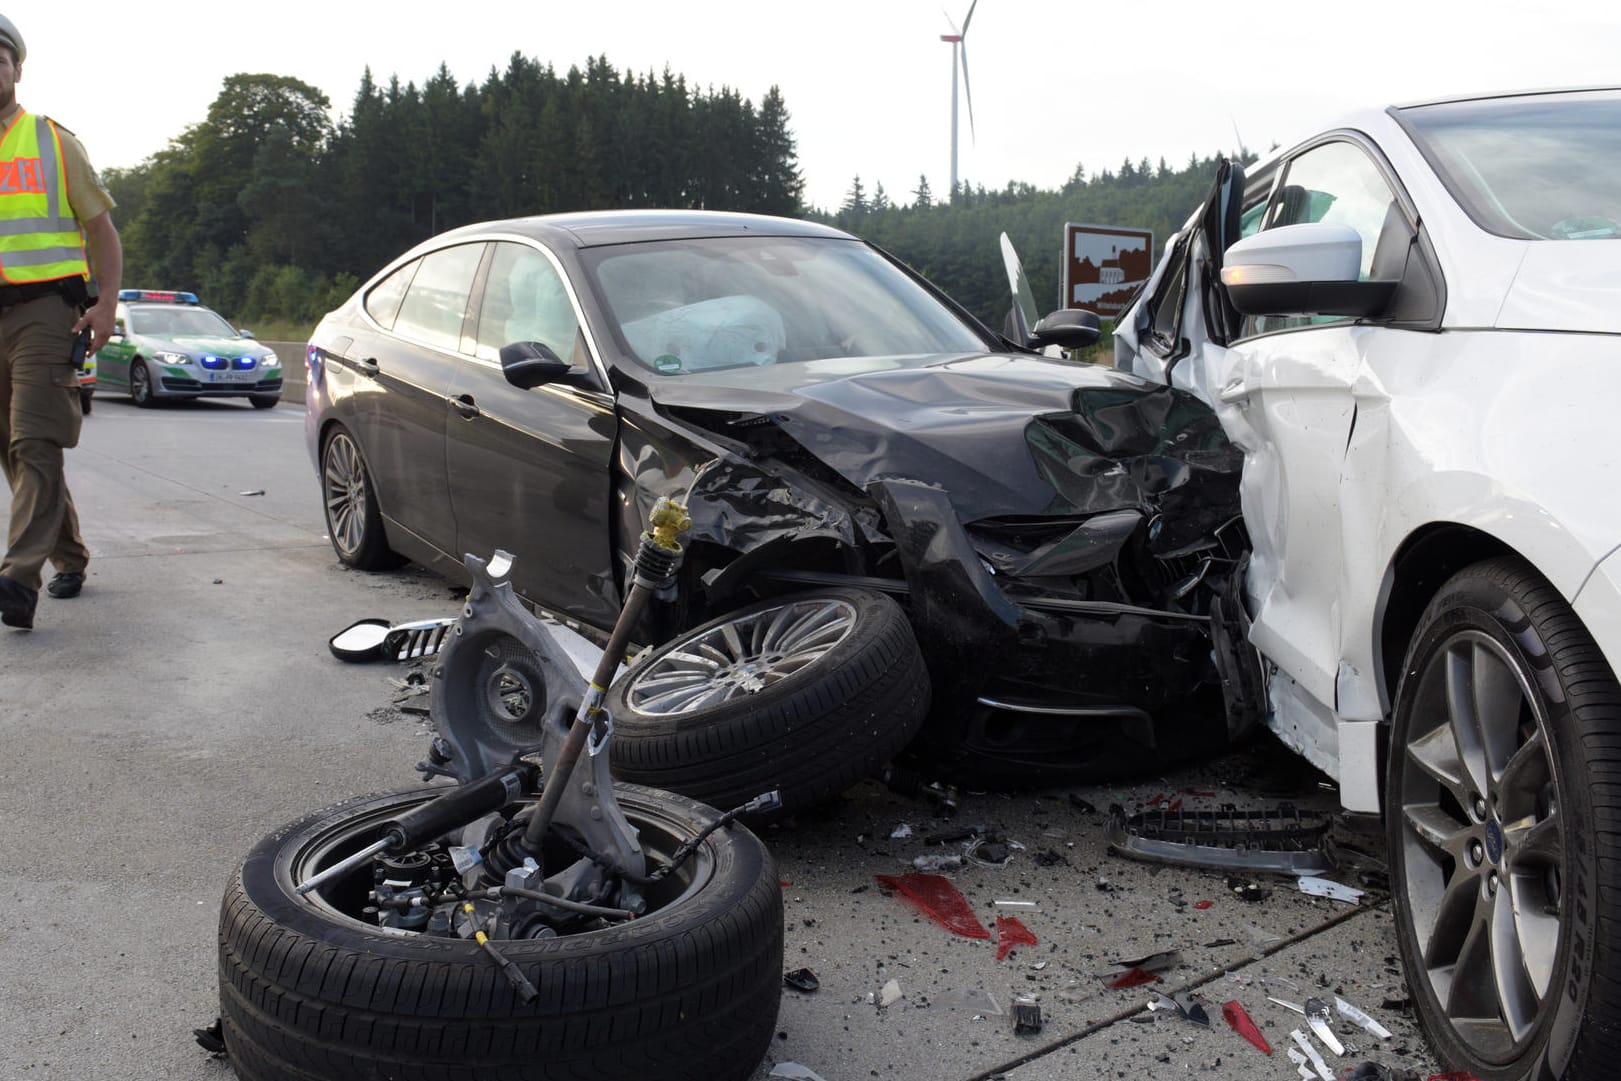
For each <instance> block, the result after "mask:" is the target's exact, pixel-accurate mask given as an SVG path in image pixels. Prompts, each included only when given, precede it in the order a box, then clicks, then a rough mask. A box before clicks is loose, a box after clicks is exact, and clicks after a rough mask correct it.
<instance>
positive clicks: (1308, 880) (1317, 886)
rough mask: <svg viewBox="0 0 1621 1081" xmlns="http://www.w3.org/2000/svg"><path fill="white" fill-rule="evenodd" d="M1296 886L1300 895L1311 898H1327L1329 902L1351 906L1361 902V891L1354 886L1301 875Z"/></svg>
mask: <svg viewBox="0 0 1621 1081" xmlns="http://www.w3.org/2000/svg"><path fill="white" fill-rule="evenodd" d="M1298 884H1299V886H1300V892H1301V893H1309V894H1311V895H1312V896H1313V897H1327V898H1328V899H1329V900H1330V901H1345V902H1347V903H1348V904H1353V905H1354V904H1356V903H1357V902H1358V901H1360V900H1362V891H1361V890H1359V889H1357V888H1356V887H1355V886H1347V885H1345V884H1344V883H1343V882H1334V881H1332V880H1331V879H1327V878H1318V877H1316V876H1314V875H1301V876H1300V878H1299V879H1298Z"/></svg>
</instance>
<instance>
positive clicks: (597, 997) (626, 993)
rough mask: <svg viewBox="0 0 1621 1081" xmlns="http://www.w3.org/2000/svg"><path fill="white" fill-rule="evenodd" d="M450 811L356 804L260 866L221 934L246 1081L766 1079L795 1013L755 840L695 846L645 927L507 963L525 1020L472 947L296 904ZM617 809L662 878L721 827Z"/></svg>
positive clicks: (240, 890)
mask: <svg viewBox="0 0 1621 1081" xmlns="http://www.w3.org/2000/svg"><path fill="white" fill-rule="evenodd" d="M443 791H444V788H443V787H437V788H417V789H413V790H411V791H407V792H396V793H390V794H385V795H375V796H364V797H360V798H357V799H353V800H349V801H347V802H345V803H341V804H339V805H337V806H335V807H332V808H329V809H327V810H323V811H318V812H316V813H314V814H312V815H309V816H308V817H306V818H304V819H303V820H301V821H299V822H297V823H295V824H293V825H290V826H288V827H286V828H284V829H281V830H277V831H276V832H275V833H273V834H271V835H270V836H269V837H266V838H265V839H264V840H262V841H260V842H259V844H258V845H257V846H256V847H255V848H254V849H253V850H252V851H251V852H250V853H249V854H248V857H247V859H246V860H245V862H244V863H243V864H242V866H241V868H240V869H239V870H238V871H237V873H236V874H235V876H233V878H232V880H231V882H230V883H229V885H228V887H227V889H226V893H225V898H224V902H223V904H222V906H221V912H220V925H219V974H220V1017H221V1024H222V1030H223V1036H224V1041H225V1047H226V1052H227V1054H228V1056H229V1058H230V1062H231V1066H232V1068H233V1069H234V1070H235V1071H236V1075H237V1076H238V1077H240V1078H242V1079H243V1081H349V1079H353V1078H383V1077H413V1078H430V1077H431V1078H434V1079H436V1081H486V1079H495V1078H499V1079H505V1081H541V1079H548V1078H561V1077H579V1078H604V1079H607V1078H633V1077H649V1078H652V1077H657V1078H690V1079H692V1081H710V1079H731V1081H743V1079H745V1078H748V1077H750V1076H751V1075H752V1074H753V1073H754V1071H755V1067H756V1065H757V1064H758V1063H759V1062H760V1061H761V1059H762V1058H763V1057H764V1056H765V1054H766V1051H767V1050H768V1049H769V1047H770V1045H771V1041H772V1038H773V1035H774V1033H775V1030H776V1019H777V1009H778V1006H779V1004H780V1000H781V987H782V959H783V958H782V945H783V924H782V891H781V886H780V884H779V882H778V878H777V872H776V867H775V865H774V863H773V861H772V859H771V855H770V853H769V852H768V851H767V850H766V847H765V845H764V844H762V843H761V842H760V840H759V838H757V837H755V836H754V834H752V833H750V832H749V831H748V830H747V829H745V828H742V827H739V826H732V827H729V828H723V829H719V830H716V831H715V832H713V833H711V834H710V835H709V836H708V837H706V838H704V839H703V840H702V841H701V842H698V845H697V851H696V853H695V854H694V855H693V856H692V857H691V858H690V859H688V860H687V861H686V862H684V863H683V864H682V865H681V866H682V868H690V869H691V870H690V871H688V872H686V873H685V877H684V878H683V877H681V876H682V874H683V872H679V871H678V872H677V874H675V875H671V876H670V877H668V878H666V879H664V880H663V881H662V882H660V883H659V884H658V885H656V886H654V887H652V888H651V889H650V892H649V898H650V900H652V901H654V902H655V903H654V906H653V909H652V910H651V911H649V912H648V913H647V914H646V915H644V916H642V917H640V918H638V919H635V920H632V921H630V922H629V923H624V924H619V925H616V926H611V927H607V928H604V929H600V930H594V931H584V932H581V933H575V934H565V935H561V936H557V937H552V938H531V939H519V940H501V941H497V942H495V943H493V945H495V946H496V947H497V948H498V949H499V950H500V952H501V953H502V954H503V955H504V956H505V957H506V958H508V959H509V960H510V961H511V962H512V963H513V964H515V965H516V966H517V967H518V969H519V970H520V971H521V972H522V973H523V974H524V976H525V977H527V978H528V980H529V981H530V983H531V984H533V986H534V987H535V989H536V990H538V991H539V997H538V998H537V999H535V1000H534V1001H533V1002H530V1003H525V1002H523V1001H522V1000H521V998H520V997H519V995H518V993H517V992H516V991H515V990H514V988H513V986H512V984H510V983H508V982H507V980H506V979H505V978H504V977H503V974H502V970H501V968H500V967H499V966H498V965H497V964H496V963H495V962H494V961H493V960H492V958H491V957H490V956H488V955H487V954H485V953H484V952H483V951H482V950H481V948H480V947H479V946H478V945H477V944H476V943H475V942H473V941H470V940H466V939H460V938H450V937H439V936H426V935H419V934H412V933H409V932H403V933H402V932H399V931H388V930H384V929H382V928H379V927H376V926H373V925H371V924H369V923H366V922H362V921H361V920H360V919H358V918H353V917H352V916H351V915H349V914H348V909H347V908H346V907H345V906H344V905H343V904H342V903H340V902H339V901H338V900H337V895H336V894H335V891H338V890H340V889H341V887H339V886H337V885H328V886H324V887H322V888H321V889H320V890H319V891H317V893H315V894H311V895H309V896H308V897H301V896H299V895H297V894H296V893H295V892H294V889H295V886H296V884H297V882H300V881H303V880H304V879H306V878H308V877H309V875H310V874H312V873H313V872H314V870H315V869H316V868H317V867H320V866H329V865H330V863H331V862H334V861H335V859H336V858H337V857H336V856H334V855H332V853H333V852H334V851H352V850H354V849H356V848H358V847H360V846H361V845H362V844H364V843H369V841H370V840H373V839H376V838H377V837H379V836H380V835H381V829H382V824H383V823H384V822H385V821H386V820H387V819H388V818H390V817H392V816H394V815H397V814H400V813H402V812H403V811H405V810H407V809H408V808H410V807H414V806H419V805H420V804H421V803H422V802H423V800H424V799H425V798H427V797H428V796H430V795H436V794H439V793H442V792H443ZM615 792H616V795H617V797H618V800H619V803H620V806H621V808H622V810H623V811H624V813H625V816H626V818H627V819H628V820H629V821H630V823H631V825H632V826H633V827H635V828H636V829H637V831H638V833H639V835H640V840H641V843H642V845H643V847H644V849H645V850H646V851H648V852H649V853H651V854H655V855H660V856H664V857H666V858H668V857H669V856H670V855H671V854H672V853H673V852H674V850H675V848H676V847H677V846H678V845H680V844H682V843H688V842H692V841H695V840H696V838H697V836H698V834H699V832H700V830H701V829H702V828H703V827H705V826H707V825H709V824H710V823H712V822H713V821H714V820H715V819H716V818H717V817H718V816H717V814H716V812H715V811H714V810H713V809H712V808H708V807H704V806H702V805H700V804H697V803H694V802H693V801H691V800H687V799H684V798H683V797H680V796H676V795H672V794H671V793H668V792H657V791H652V790H649V789H644V788H638V787H634V786H628V785H616V786H615ZM323 854H324V855H323ZM370 881H371V880H370V878H369V876H360V877H359V879H358V882H357V884H356V885H353V886H351V887H349V889H350V890H351V891H352V892H351V894H350V899H351V901H352V902H353V907H354V908H357V909H358V907H359V906H360V905H363V904H364V903H365V893H364V892H363V891H365V890H366V889H368V888H369V886H370ZM661 890H663V891H666V892H665V893H664V894H663V895H662V896H661V895H660V893H659V891H661ZM329 895H332V896H333V899H332V900H329V899H328V898H329ZM660 901H662V904H660V903H659V902H660Z"/></svg>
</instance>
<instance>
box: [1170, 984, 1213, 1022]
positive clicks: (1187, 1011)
mask: <svg viewBox="0 0 1621 1081" xmlns="http://www.w3.org/2000/svg"><path fill="white" fill-rule="evenodd" d="M1171 1001H1172V1002H1174V1003H1176V1012H1177V1013H1179V1014H1181V1015H1182V1018H1183V1020H1185V1021H1192V1022H1193V1023H1194V1024H1196V1025H1202V1026H1203V1027H1205V1028H1209V1027H1210V1014H1209V1013H1208V1012H1207V1011H1206V1010H1205V1008H1204V1000H1203V999H1201V998H1200V997H1199V996H1198V995H1195V994H1194V993H1193V992H1191V991H1181V992H1178V993H1177V994H1174V995H1172V996H1171Z"/></svg>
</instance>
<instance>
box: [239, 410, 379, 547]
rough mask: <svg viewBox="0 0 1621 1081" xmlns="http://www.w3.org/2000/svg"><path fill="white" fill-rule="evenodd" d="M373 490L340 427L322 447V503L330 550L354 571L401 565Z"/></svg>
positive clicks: (356, 452)
mask: <svg viewBox="0 0 1621 1081" xmlns="http://www.w3.org/2000/svg"><path fill="white" fill-rule="evenodd" d="M255 404H257V401H256V402H255ZM375 491H376V488H375V487H374V485H373V484H372V480H371V472H370V471H369V470H367V468H366V461H365V459H364V458H362V457H361V456H360V447H359V446H357V445H356V443H355V441H354V438H353V437H352V436H350V434H349V433H348V432H346V431H344V430H343V429H342V428H339V429H338V430H337V431H335V432H333V433H332V434H331V435H330V436H328V437H327V441H326V444H325V445H324V446H323V447H322V448H321V503H322V505H323V508H324V510H325V513H326V535H327V536H328V537H329V538H331V540H332V549H333V551H335V552H337V553H338V559H340V560H341V561H343V562H344V563H346V564H347V565H349V566H351V567H354V568H355V569H356V570H362V571H380V570H388V569H390V568H392V567H397V566H399V565H400V563H401V562H403V561H402V560H401V558H400V557H399V555H397V554H396V553H395V552H394V550H393V549H391V548H389V546H388V538H387V536H385V535H384V533H383V515H382V512H381V511H379V510H378V509H377V498H376V496H375V495H374V494H373V493H374V492H375Z"/></svg>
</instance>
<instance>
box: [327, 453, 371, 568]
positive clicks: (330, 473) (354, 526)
mask: <svg viewBox="0 0 1621 1081" xmlns="http://www.w3.org/2000/svg"><path fill="white" fill-rule="evenodd" d="M321 480H322V487H323V488H324V492H323V495H324V496H325V501H326V524H327V529H328V530H329V531H330V532H331V534H332V540H333V542H334V543H335V544H336V545H337V546H338V549H339V550H340V551H341V552H343V553H344V554H345V555H353V554H354V553H356V552H358V551H359V550H360V546H361V543H362V542H363V541H364V540H365V531H366V500H367V493H366V471H365V468H364V467H363V466H362V465H361V461H360V450H359V448H357V447H356V446H355V444H354V441H353V440H351V439H350V438H349V437H348V436H347V435H342V434H339V435H335V436H333V437H332V440H331V442H329V443H328V444H327V448H326V467H325V468H324V469H323V470H322V471H321Z"/></svg>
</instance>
